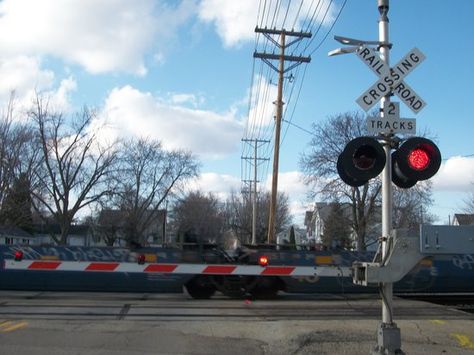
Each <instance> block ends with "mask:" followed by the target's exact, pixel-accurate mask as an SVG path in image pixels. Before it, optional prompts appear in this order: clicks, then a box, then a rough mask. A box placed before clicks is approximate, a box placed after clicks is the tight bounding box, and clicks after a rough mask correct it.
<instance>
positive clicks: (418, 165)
mask: <svg viewBox="0 0 474 355" xmlns="http://www.w3.org/2000/svg"><path fill="white" fill-rule="evenodd" d="M408 164H409V165H410V167H411V168H412V169H414V170H418V171H420V170H425V169H426V168H427V167H428V165H430V155H429V154H428V152H427V151H426V150H424V149H422V148H416V149H413V150H412V151H411V152H410V153H409V154H408Z"/></svg>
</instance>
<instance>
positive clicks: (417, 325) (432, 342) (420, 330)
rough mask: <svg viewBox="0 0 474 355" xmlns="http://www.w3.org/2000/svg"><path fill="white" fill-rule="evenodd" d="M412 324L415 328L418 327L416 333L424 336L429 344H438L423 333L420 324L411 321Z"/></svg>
mask: <svg viewBox="0 0 474 355" xmlns="http://www.w3.org/2000/svg"><path fill="white" fill-rule="evenodd" d="M413 324H414V325H415V327H416V329H418V333H419V334H420V335H421V336H422V337H425V338H426V340H427V341H428V342H429V343H430V344H433V345H436V344H438V343H437V342H435V341H433V340H431V338H430V337H429V336H428V335H425V334H423V329H422V328H421V327H420V325H419V324H418V323H417V322H413Z"/></svg>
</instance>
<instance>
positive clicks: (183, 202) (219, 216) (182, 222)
mask: <svg viewBox="0 0 474 355" xmlns="http://www.w3.org/2000/svg"><path fill="white" fill-rule="evenodd" d="M172 214H173V225H174V226H173V227H174V230H175V231H176V233H177V235H178V236H184V237H185V238H184V241H186V242H211V243H216V242H219V241H220V240H221V239H222V236H223V233H224V214H223V206H222V204H221V203H220V202H219V200H218V199H217V197H216V196H214V195H213V194H210V193H209V194H207V195H206V194H204V193H202V192H201V191H192V192H189V193H188V194H186V196H185V197H184V198H181V199H178V200H177V201H176V203H175V205H174V207H173V211H172Z"/></svg>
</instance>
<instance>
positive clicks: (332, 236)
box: [322, 202, 351, 249]
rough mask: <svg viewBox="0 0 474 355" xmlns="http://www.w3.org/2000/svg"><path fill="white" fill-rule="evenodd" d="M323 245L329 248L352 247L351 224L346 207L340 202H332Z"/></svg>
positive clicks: (323, 236)
mask: <svg viewBox="0 0 474 355" xmlns="http://www.w3.org/2000/svg"><path fill="white" fill-rule="evenodd" d="M322 240H323V245H324V246H325V247H327V248H329V249H333V248H344V249H347V248H350V246H351V226H350V223H349V221H348V220H347V218H346V217H344V209H343V207H342V205H341V204H340V203H339V202H334V203H332V206H331V212H330V213H329V216H328V218H327V219H326V221H325V222H324V234H323V235H322Z"/></svg>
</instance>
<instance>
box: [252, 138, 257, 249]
mask: <svg viewBox="0 0 474 355" xmlns="http://www.w3.org/2000/svg"><path fill="white" fill-rule="evenodd" d="M257 144H258V141H257V140H255V146H254V154H253V158H254V164H253V165H254V168H253V200H252V245H255V244H257Z"/></svg>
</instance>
